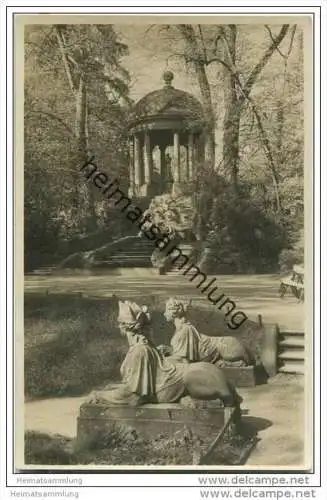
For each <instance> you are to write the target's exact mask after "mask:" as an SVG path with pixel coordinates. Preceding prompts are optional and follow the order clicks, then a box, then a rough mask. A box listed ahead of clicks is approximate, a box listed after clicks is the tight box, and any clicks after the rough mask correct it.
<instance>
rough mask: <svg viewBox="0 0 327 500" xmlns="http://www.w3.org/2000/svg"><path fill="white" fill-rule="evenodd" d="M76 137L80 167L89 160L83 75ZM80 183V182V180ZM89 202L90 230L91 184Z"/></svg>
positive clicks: (93, 219) (93, 216)
mask: <svg viewBox="0 0 327 500" xmlns="http://www.w3.org/2000/svg"><path fill="white" fill-rule="evenodd" d="M75 106H76V112H75V135H76V139H77V148H78V165H80V166H82V165H84V164H85V163H86V162H87V160H88V159H89V154H88V128H87V88H86V83H85V77H84V75H83V73H82V74H81V75H80V78H79V84H78V88H77V89H76V92H75ZM79 182H80V180H79ZM87 193H88V200H87V203H88V205H89V209H90V214H91V217H90V226H92V227H91V228H90V229H91V230H92V229H93V230H94V229H95V224H96V213H95V202H94V190H93V186H92V184H91V183H87Z"/></svg>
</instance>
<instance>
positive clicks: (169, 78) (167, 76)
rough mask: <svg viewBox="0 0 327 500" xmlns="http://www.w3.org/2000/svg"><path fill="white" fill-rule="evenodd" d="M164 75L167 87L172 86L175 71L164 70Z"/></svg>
mask: <svg viewBox="0 0 327 500" xmlns="http://www.w3.org/2000/svg"><path fill="white" fill-rule="evenodd" d="M162 77H163V81H164V82H165V87H171V86H172V85H171V82H172V81H173V79H174V73H173V72H172V71H164V73H163V75H162Z"/></svg>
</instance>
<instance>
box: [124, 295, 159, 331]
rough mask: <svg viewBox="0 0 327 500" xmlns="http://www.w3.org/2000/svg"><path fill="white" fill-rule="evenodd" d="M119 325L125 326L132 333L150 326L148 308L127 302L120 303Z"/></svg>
mask: <svg viewBox="0 0 327 500" xmlns="http://www.w3.org/2000/svg"><path fill="white" fill-rule="evenodd" d="M118 305H119V313H118V323H120V324H122V325H125V326H126V327H128V328H129V329H130V330H132V331H136V330H139V329H140V328H142V327H144V326H146V325H148V324H149V323H150V321H151V315H150V313H149V309H148V307H147V306H139V305H138V304H136V302H131V301H129V300H125V302H122V301H119V302H118Z"/></svg>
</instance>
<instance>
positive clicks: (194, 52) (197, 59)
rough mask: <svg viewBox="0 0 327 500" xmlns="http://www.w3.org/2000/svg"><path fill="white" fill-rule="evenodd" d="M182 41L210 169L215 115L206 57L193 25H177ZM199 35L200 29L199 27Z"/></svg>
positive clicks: (212, 155) (212, 160) (213, 160)
mask: <svg viewBox="0 0 327 500" xmlns="http://www.w3.org/2000/svg"><path fill="white" fill-rule="evenodd" d="M177 26H178V29H179V31H180V33H181V34H182V36H183V39H184V41H185V43H186V48H187V49H186V53H185V59H186V61H187V62H192V66H193V68H194V71H195V74H196V77H197V80H198V84H199V88H200V92H201V100H202V105H203V110H204V113H205V118H206V127H205V136H206V140H205V160H206V161H207V162H208V163H209V165H210V166H211V167H213V166H214V164H215V147H216V142H215V113H214V109H213V105H212V98H211V89H210V85H209V81H208V77H207V73H206V64H207V61H206V55H205V47H204V46H203V47H201V44H200V42H199V40H198V38H197V36H196V34H195V30H194V27H193V25H191V24H179V25H177ZM199 29H200V33H201V36H202V32H201V27H199Z"/></svg>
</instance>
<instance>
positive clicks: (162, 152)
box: [159, 145, 166, 182]
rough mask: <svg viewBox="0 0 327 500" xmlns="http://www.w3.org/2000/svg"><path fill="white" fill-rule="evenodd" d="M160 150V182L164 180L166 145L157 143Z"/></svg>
mask: <svg viewBox="0 0 327 500" xmlns="http://www.w3.org/2000/svg"><path fill="white" fill-rule="evenodd" d="M159 150H160V177H161V180H162V182H165V181H166V157H165V153H166V146H163V145H159Z"/></svg>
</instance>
